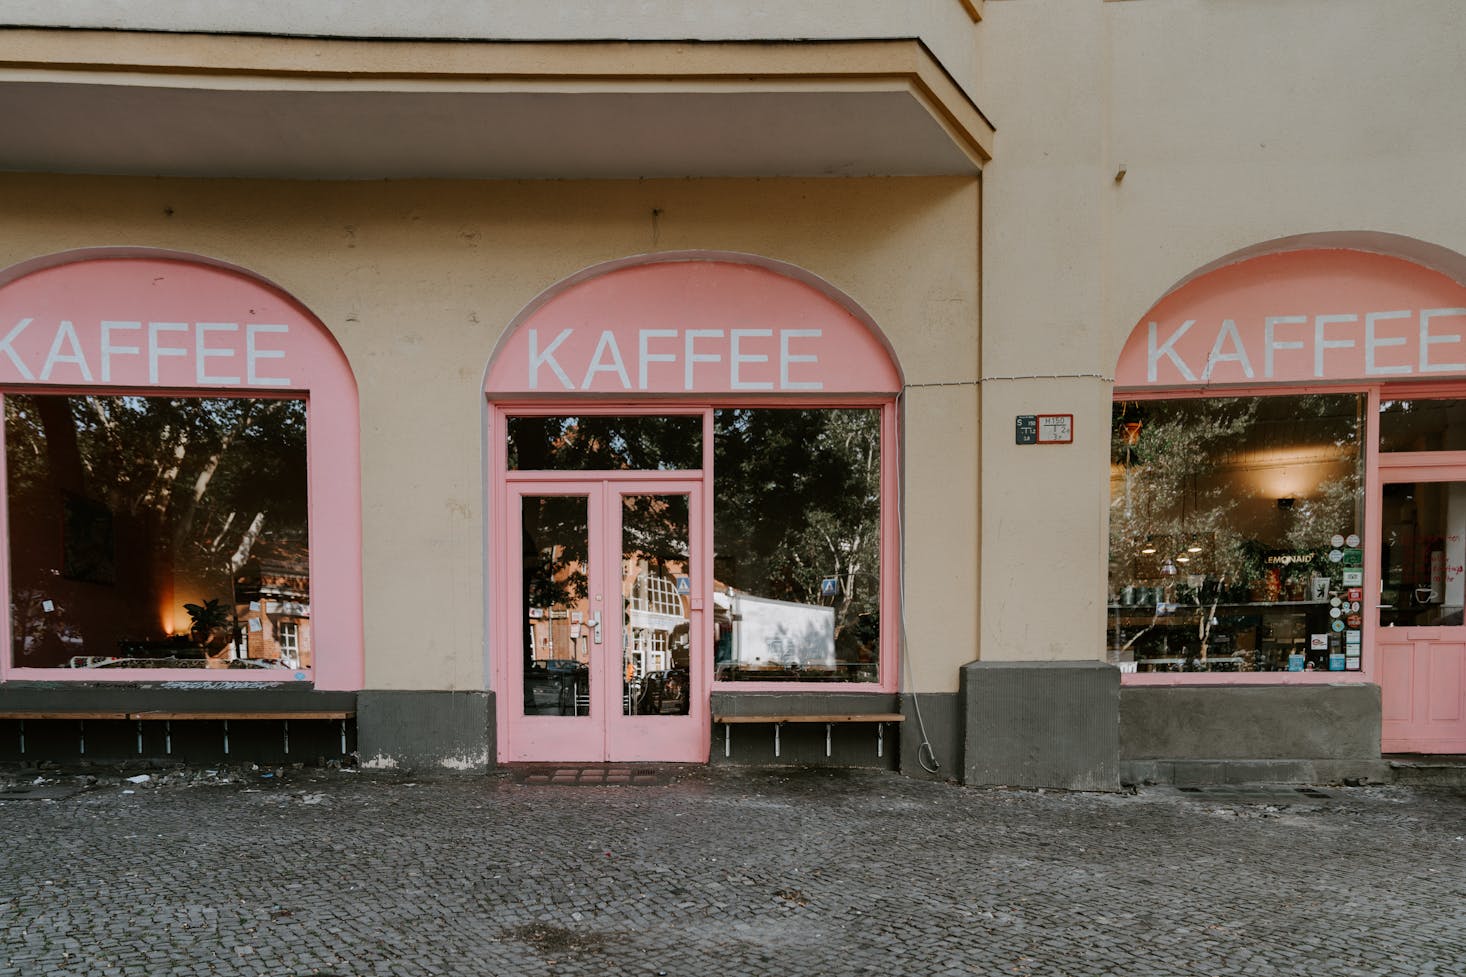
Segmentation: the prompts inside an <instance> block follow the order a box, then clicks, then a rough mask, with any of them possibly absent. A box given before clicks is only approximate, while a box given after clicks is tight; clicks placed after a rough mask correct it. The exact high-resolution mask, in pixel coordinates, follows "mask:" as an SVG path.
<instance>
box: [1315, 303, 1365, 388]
mask: <svg viewBox="0 0 1466 977" xmlns="http://www.w3.org/2000/svg"><path fill="white" fill-rule="evenodd" d="M1358 321H1359V317H1358V316H1357V315H1318V316H1314V317H1313V375H1314V376H1316V377H1322V376H1323V375H1324V372H1323V354H1324V351H1325V350H1330V349H1353V348H1354V347H1355V346H1357V345H1358V344H1357V343H1356V342H1354V340H1352V339H1329V338H1327V336H1326V335H1325V333H1324V329H1325V328H1327V327H1328V326H1330V325H1332V324H1334V323H1336V322H1340V323H1342V322H1358Z"/></svg>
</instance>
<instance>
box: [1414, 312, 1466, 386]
mask: <svg viewBox="0 0 1466 977" xmlns="http://www.w3.org/2000/svg"><path fill="white" fill-rule="evenodd" d="M1463 315H1466V309H1421V310H1420V372H1421V373H1454V372H1459V371H1461V370H1466V363H1432V362H1431V361H1430V348H1431V347H1432V346H1435V345H1437V344H1439V343H1459V342H1460V341H1461V334H1460V333H1454V334H1452V335H1448V336H1432V335H1431V334H1430V320H1432V319H1443V318H1446V317H1447V316H1463Z"/></svg>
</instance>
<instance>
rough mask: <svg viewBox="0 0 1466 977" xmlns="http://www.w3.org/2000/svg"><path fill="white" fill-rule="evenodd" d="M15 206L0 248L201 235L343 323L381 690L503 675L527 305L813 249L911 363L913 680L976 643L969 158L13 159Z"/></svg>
mask: <svg viewBox="0 0 1466 977" xmlns="http://www.w3.org/2000/svg"><path fill="white" fill-rule="evenodd" d="M654 211H656V212H658V213H657V214H656V215H655V216H654ZM0 214H3V215H4V218H5V220H4V228H5V233H4V235H3V236H0V265H10V264H13V263H15V262H18V261H21V260H24V259H27V258H30V257H33V256H36V255H39V254H45V253H50V252H54V251H60V250H65V249H70V248H76V247H84V246H101V245H138V246H149V247H161V248H169V249H176V250H180V251H188V252H195V253H200V254H205V255H209V256H213V257H216V258H220V259H223V260H226V261H229V262H233V263H235V264H238V265H241V266H243V267H245V268H248V269H250V270H251V271H254V272H257V273H259V274H261V275H263V276H265V277H267V278H269V279H271V280H273V281H275V282H276V283H278V284H279V285H281V286H282V287H283V288H285V289H286V290H288V291H289V292H291V293H292V294H293V295H295V296H296V297H297V298H298V299H300V300H301V301H302V302H304V303H305V304H306V305H307V306H308V307H309V308H310V309H311V310H312V311H313V312H315V313H316V314H317V315H318V316H319V317H320V318H321V319H322V321H324V322H325V323H326V325H327V326H328V327H329V328H330V329H331V331H332V332H333V333H334V334H335V336H336V337H337V338H338V340H339V341H340V342H341V344H342V346H343V348H344V349H345V351H346V354H347V357H348V359H349V360H350V362H351V365H352V368H353V369H354V371H355V373H356V378H357V382H358V384H359V387H360V393H361V422H362V493H363V502H364V527H363V528H364V550H365V556H364V559H365V594H364V597H365V608H366V610H365V624H366V681H367V686H368V687H370V688H378V689H414V688H419V689H480V688H484V687H485V685H486V681H487V679H486V674H487V671H486V647H485V639H484V634H485V587H486V581H485V558H484V546H483V540H484V519H485V507H486V498H485V485H484V475H483V472H484V467H483V415H482V403H483V399H482V393H481V391H482V382H483V374H484V369H485V366H486V364H487V362H488V359H489V356H490V354H491V352H492V350H493V346H494V343H495V341H496V340H497V339H498V337H499V335H500V333H501V331H502V330H503V328H504V325H505V324H506V323H508V322H509V321H510V320H511V319H512V318H513V317H514V316H515V314H516V313H517V312H518V311H519V310H520V309H521V308H522V307H523V306H524V305H525V303H527V302H529V301H530V300H531V299H532V298H534V297H535V296H536V295H537V294H538V293H539V292H541V291H542V290H543V289H545V288H546V287H548V286H549V285H551V284H553V283H554V282H555V281H557V280H558V279H560V278H563V277H565V276H567V275H570V274H571V273H573V272H575V271H578V270H579V269H581V268H584V267H586V266H588V265H592V264H595V263H598V262H601V261H605V260H608V259H611V258H618V257H623V256H626V255H631V254H637V253H641V252H647V251H654V250H681V249H696V248H707V249H716V250H723V251H729V250H732V251H748V252H754V253H758V254H763V255H768V256H771V257H774V258H778V259H782V260H785V261H789V262H792V263H794V264H796V265H799V266H801V267H803V268H806V269H808V270H810V271H812V272H814V273H815V274H817V275H820V276H822V277H824V278H826V279H828V280H829V281H830V282H832V283H833V284H834V285H835V286H836V287H838V288H840V289H842V290H844V291H845V292H847V293H848V294H849V295H851V296H852V297H853V298H854V299H855V301H857V302H858V303H860V304H861V305H862V306H863V307H864V308H865V309H866V310H867V311H868V312H869V313H870V314H871V315H872V316H873V317H874V319H875V321H876V322H878V323H880V325H881V327H882V328H883V330H884V331H885V332H886V334H887V336H888V337H889V338H890V340H891V342H892V345H893V346H894V348H895V350H896V353H897V355H898V357H899V358H900V361H901V364H902V367H903V369H904V371H905V375H906V379H907V381H908V382H909V383H911V384H914V385H917V386H916V387H915V388H914V389H913V390H912V391H911V392H910V394H909V397H908V400H907V404H906V407H907V415H906V429H907V432H908V446H907V475H908V484H909V486H910V488H909V496H910V497H909V500H908V504H907V518H906V528H907V532H908V535H909V543H908V552H911V553H913V554H914V556H913V558H912V559H911V560H910V561H909V564H908V566H909V575H908V579H907V594H908V601H909V617H908V619H909V626H908V634H909V638H910V642H911V646H912V648H913V653H912V662H911V664H912V668H913V672H914V674H915V676H916V687H917V688H921V689H927V690H934V691H940V690H946V689H950V688H954V687H955V682H956V668H957V666H958V665H959V664H961V663H962V662H963V661H966V660H969V659H970V658H971V657H972V654H973V649H974V647H975V645H976V606H975V600H974V594H975V590H976V574H977V566H976V556H977V543H976V536H977V525H976V511H977V510H976V498H977V483H976V476H977V432H976V423H975V410H976V395H975V385H974V384H975V380H976V370H977V328H976V322H977V277H976V273H975V269H976V265H977V243H976V234H977V225H978V188H977V184H976V181H974V180H971V179H964V178H926V179H871V180H807V181H767V180H766V181H759V180H747V181H695V180H684V181H663V182H652V181H647V182H634V181H612V182H546V181H541V182H532V183H508V182H498V183H494V182H480V183H468V182H464V183H455V182H388V183H380V182H372V183H304V182H294V183H291V182H257V181H226V180H149V179H132V178H97V177H46V176H13V175H12V176H5V177H0ZM922 384H953V385H951V386H921V385H922ZM318 640H319V641H320V642H322V643H324V642H326V641H328V640H329V637H328V636H326V635H320V636H319V639H318Z"/></svg>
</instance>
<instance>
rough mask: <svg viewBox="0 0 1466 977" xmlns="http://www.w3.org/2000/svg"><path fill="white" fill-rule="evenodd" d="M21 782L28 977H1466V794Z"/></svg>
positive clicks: (8, 928) (10, 875) (20, 882)
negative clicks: (27, 791) (27, 790)
mask: <svg viewBox="0 0 1466 977" xmlns="http://www.w3.org/2000/svg"><path fill="white" fill-rule="evenodd" d="M10 773H11V774H15V775H16V776H18V777H21V778H22V779H20V780H19V781H18V783H19V784H20V785H22V786H33V788H35V789H38V790H39V792H40V793H43V794H44V793H48V792H49V793H51V794H62V795H65V794H70V796H53V797H51V798H50V799H41V798H34V799H7V800H0V823H3V845H0V880H3V882H0V975H11V974H46V975H77V977H109V975H114V974H126V975H132V974H144V975H148V977H160V975H180V977H181V975H204V974H209V975H214V974H229V975H271V977H274V975H292V977H293V975H307V974H315V975H352V977H359V975H378V974H382V975H401V977H409V975H411V977H416V975H427V974H445V975H447V974H451V975H480V974H503V975H562V977H568V975H577V974H594V975H601V974H616V975H649V977H650V975H679V977H687V975H743V974H756V975H816V974H828V975H845V974H850V975H856V974H879V975H882V977H891V975H958V974H961V975H966V974H984V975H987V974H993V975H1090V974H1116V975H1121V974H1123V975H1127V977H1128V975H1146V974H1156V975H1189V974H1248V975H1267V974H1306V975H1310V977H1324V975H1344V974H1389V975H1410V974H1466V793H1463V792H1460V791H1426V790H1413V791H1412V790H1408V789H1405V788H1395V787H1389V788H1385V787H1366V788H1343V789H1330V790H1329V794H1330V795H1331V796H1329V797H1309V796H1308V795H1306V794H1302V793H1298V792H1296V791H1290V790H1285V789H1273V790H1271V791H1259V792H1253V793H1247V792H1235V793H1233V794H1232V795H1227V794H1213V795H1207V794H1204V793H1203V794H1190V795H1188V794H1185V793H1182V792H1179V791H1176V790H1174V789H1162V788H1148V789H1143V790H1142V791H1141V792H1140V793H1138V794H1133V795H1096V794H1063V793H1055V792H1031V791H1029V792H1020V791H1002V790H974V789H968V788H963V787H957V786H953V785H950V784H939V783H930V782H922V781H916V780H911V779H905V778H902V777H899V776H896V775H892V774H883V773H875V772H851V771H823V772H818V771H798V770H742V769H732V768H712V769H704V768H693V769H683V770H680V771H678V772H677V775H676V776H675V777H672V778H670V780H671V782H670V783H663V784H660V785H655V786H594V787H588V786H568V787H567V786H539V785H525V784H521V783H516V782H515V780H514V778H511V777H509V776H505V775H499V776H494V777H489V778H467V777H465V778H460V779H453V780H435V781H424V782H417V783H414V782H411V781H405V780H403V779H402V778H400V777H398V778H395V779H384V778H369V777H368V775H366V774H355V773H351V772H349V771H309V770H285V771H236V772H234V773H233V774H228V773H225V774H223V775H222V776H219V775H213V774H208V773H206V772H203V771H195V772H173V773H165V772H162V771H152V772H151V774H150V778H151V779H149V780H148V781H147V782H144V783H129V782H126V781H124V780H123V779H122V778H123V777H124V776H127V775H133V774H134V773H135V772H134V771H121V772H119V771H111V772H109V773H106V774H97V775H96V779H95V782H94V783H90V784H88V783H86V781H85V780H84V778H82V777H81V776H80V775H75V774H56V773H50V774H43V776H44V777H45V779H46V780H47V783H44V784H39V785H32V781H33V780H34V778H35V777H36V773H35V772H34V771H29V772H24V773H20V772H18V771H15V770H13V769H12V770H11V771H10ZM137 775H138V776H142V774H137ZM4 778H5V775H4V773H3V772H0V788H3V786H4V785H5V784H4ZM662 779H663V780H667V779H669V778H666V777H663V778H662ZM9 782H10V783H12V784H14V783H16V782H17V781H16V779H15V777H12V778H11V780H10V781H9ZM79 788H85V789H79Z"/></svg>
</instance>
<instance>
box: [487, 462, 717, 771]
mask: <svg viewBox="0 0 1466 977" xmlns="http://www.w3.org/2000/svg"><path fill="white" fill-rule="evenodd" d="M504 475H505V478H504V480H503V481H502V482H501V484H502V486H503V491H502V492H500V493H497V500H496V502H497V504H496V505H495V506H494V512H495V520H494V521H495V529H496V531H495V532H494V533H492V536H491V538H492V540H493V542H492V543H491V545H492V546H494V547H495V548H493V549H491V550H490V552H491V553H493V554H495V557H496V558H500V557H502V558H504V563H505V565H506V566H507V562H508V559H512V554H513V553H514V552H515V551H516V550H515V546H516V544H518V543H519V541H520V539H521V537H520V535H519V534H520V532H522V529H521V528H520V527H519V525H518V524H517V520H518V519H519V516H520V512H521V511H522V510H521V509H520V505H521V500H522V499H523V498H524V497H525V496H536V495H561V496H585V497H586V498H587V499H588V502H587V506H588V512H587V531H588V533H589V537H590V538H589V539H588V540H587V562H588V567H587V569H588V572H589V574H590V579H591V582H592V585H593V590H594V585H595V584H596V583H597V582H599V585H600V591H601V593H602V594H603V595H604V596H605V598H606V599H605V600H604V601H603V602H602V611H601V613H602V624H603V627H605V629H606V630H605V635H604V640H603V641H602V643H601V644H600V645H599V646H596V645H594V643H592V646H591V647H592V654H593V655H594V654H595V649H596V648H597V647H599V648H600V650H601V654H600V657H599V660H598V661H593V662H592V672H591V674H592V679H591V689H592V693H591V694H592V714H591V715H590V716H587V717H579V716H555V717H537V716H526V715H523V714H522V707H520V706H519V705H518V702H517V701H515V700H514V697H515V696H516V695H519V694H520V692H521V690H522V682H523V674H522V662H521V656H520V655H518V654H517V653H515V654H511V653H509V649H518V648H519V647H521V645H522V638H523V632H522V630H521V629H522V628H523V624H524V622H523V621H522V620H521V619H520V616H519V615H518V614H516V613H514V611H513V609H514V608H516V607H518V606H520V600H521V596H522V595H521V593H520V588H521V586H522V583H521V579H520V575H519V574H517V573H510V572H499V573H494V574H490V585H489V586H490V603H491V605H492V606H494V607H497V608H501V609H503V612H502V613H500V614H499V615H498V619H497V621H496V622H494V621H491V622H490V623H491V625H495V626H493V627H491V630H490V634H491V635H492V636H493V641H494V647H496V648H498V649H501V651H500V653H498V654H495V655H493V656H492V661H491V663H490V664H491V668H492V673H493V676H494V687H495V688H496V689H497V690H498V693H499V697H500V701H499V704H498V708H497V709H496V713H497V719H498V722H497V726H498V735H499V755H500V758H501V759H502V760H504V761H507V762H584V763H597V762H608V761H609V762H671V763H705V762H707V759H708V753H709V747H710V743H711V729H712V725H711V709H710V698H711V697H710V694H709V693H710V686H711V674H710V673H711V662H712V654H711V648H710V646H709V642H710V640H711V639H710V636H709V634H708V629H707V628H706V627H704V626H703V617H702V615H703V614H705V613H706V609H708V608H710V607H711V606H712V596H711V595H712V550H711V542H712V540H711V534H712V530H711V520H710V518H709V511H708V507H707V503H706V498H707V496H706V493H705V491H704V490H705V488H706V481H705V479H704V477H703V472H702V471H586V472H579V471H561V472H543V471H536V472H526V473H522V474H521V473H504ZM651 494H667V495H686V496H688V546H689V549H690V560H689V567H688V569H689V576H690V577H691V578H692V579H691V586H692V593H691V594H690V595H689V603H690V604H691V610H690V619H691V626H690V627H689V635H688V637H689V660H688V712H687V715H686V716H655V717H653V716H624V715H621V707H620V697H621V684H620V682H621V674H620V669H621V663H622V660H623V657H622V653H621V652H622V649H623V648H624V641H625V637H624V634H623V627H624V622H625V609H624V607H623V595H622V578H621V575H620V573H619V572H616V571H617V570H618V569H619V568H620V566H621V556H622V554H621V544H620V538H621V528H622V523H621V518H620V511H621V509H620V505H619V500H620V499H621V498H622V497H623V496H626V495H651ZM613 502H614V503H615V504H613ZM608 649H614V650H608ZM613 658H614V660H615V665H616V667H615V668H612V667H610V661H611V660H612V659H613Z"/></svg>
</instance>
